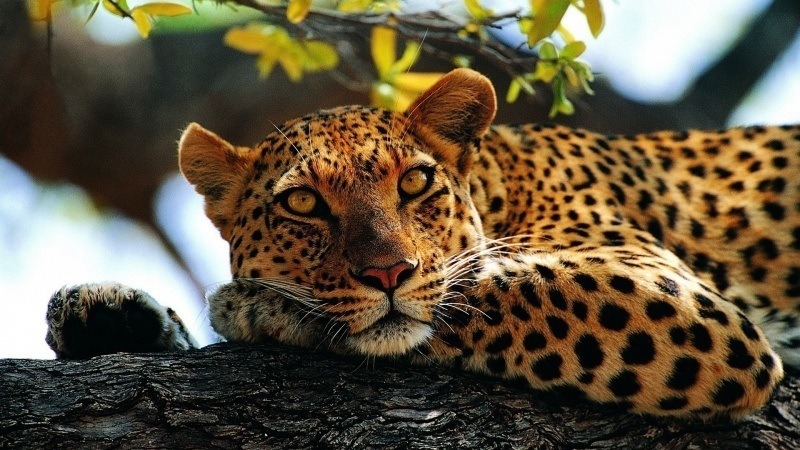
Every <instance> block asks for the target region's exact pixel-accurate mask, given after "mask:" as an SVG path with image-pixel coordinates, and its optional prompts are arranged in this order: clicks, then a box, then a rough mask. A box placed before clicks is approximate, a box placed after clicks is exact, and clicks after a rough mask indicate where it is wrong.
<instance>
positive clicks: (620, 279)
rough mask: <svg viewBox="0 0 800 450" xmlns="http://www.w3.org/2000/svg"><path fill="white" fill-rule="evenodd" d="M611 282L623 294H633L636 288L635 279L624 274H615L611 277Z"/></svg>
mask: <svg viewBox="0 0 800 450" xmlns="http://www.w3.org/2000/svg"><path fill="white" fill-rule="evenodd" d="M609 284H610V285H611V287H612V288H614V289H616V290H618V291H619V292H622V293H623V294H631V293H633V291H634V290H635V289H636V284H634V282H633V280H631V279H630V278H628V277H624V276H622V275H614V276H613V277H611V282H610V283H609Z"/></svg>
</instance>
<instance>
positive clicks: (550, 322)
mask: <svg viewBox="0 0 800 450" xmlns="http://www.w3.org/2000/svg"><path fill="white" fill-rule="evenodd" d="M545 320H546V321H547V326H548V327H549V328H550V332H551V333H553V336H555V337H556V338H558V339H564V338H565V337H567V334H568V333H569V325H568V324H567V322H566V321H565V320H564V319H562V318H560V317H557V316H547V318H546V319H545Z"/></svg>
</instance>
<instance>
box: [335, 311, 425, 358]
mask: <svg viewBox="0 0 800 450" xmlns="http://www.w3.org/2000/svg"><path fill="white" fill-rule="evenodd" d="M432 335H433V328H432V327H431V326H430V325H429V324H426V323H423V322H420V321H419V320H416V319H413V318H411V317H409V316H407V315H405V314H402V313H399V312H397V311H392V312H390V313H389V314H387V315H385V316H384V317H382V318H381V319H380V320H378V321H377V322H375V323H374V324H372V325H370V326H369V328H366V329H364V330H363V331H360V332H358V333H355V334H352V335H350V336H348V337H347V341H346V342H347V345H348V346H349V347H350V348H351V349H352V350H353V351H354V352H356V353H360V354H363V355H370V356H398V355H403V354H405V353H408V351H409V350H411V349H413V348H414V347H416V346H418V345H420V344H422V343H424V342H426V341H427V340H428V339H430V337H431V336H432Z"/></svg>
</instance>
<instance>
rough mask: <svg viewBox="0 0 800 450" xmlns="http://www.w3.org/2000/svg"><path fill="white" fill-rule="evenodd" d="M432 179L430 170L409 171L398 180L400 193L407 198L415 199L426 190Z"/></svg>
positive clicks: (417, 169)
mask: <svg viewBox="0 0 800 450" xmlns="http://www.w3.org/2000/svg"><path fill="white" fill-rule="evenodd" d="M432 179H433V176H432V174H431V173H430V170H425V169H422V168H416V169H411V170H409V171H408V172H406V173H405V175H403V178H401V179H400V193H401V194H402V195H404V196H406V197H408V198H412V197H416V196H418V195H420V194H422V193H423V192H425V190H426V189H428V187H429V186H430V184H431V180H432Z"/></svg>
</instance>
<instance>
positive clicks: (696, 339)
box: [689, 323, 714, 352]
mask: <svg viewBox="0 0 800 450" xmlns="http://www.w3.org/2000/svg"><path fill="white" fill-rule="evenodd" d="M689 333H690V334H691V341H692V345H694V348H696V349H698V350H700V351H701V352H707V351H709V350H711V347H712V346H713V345H714V343H713V342H712V341H711V334H709V332H708V328H706V327H705V326H704V325H702V324H699V323H695V324H694V325H692V326H691V327H689Z"/></svg>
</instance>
